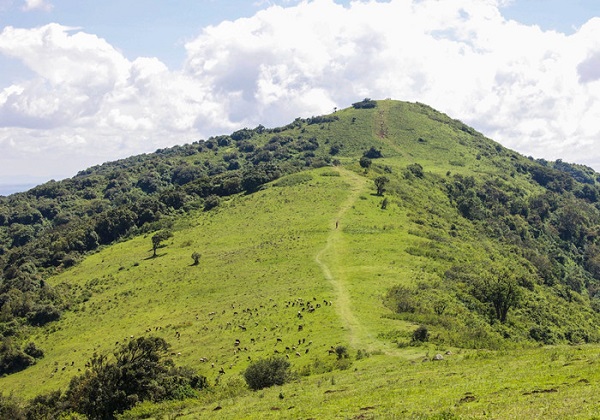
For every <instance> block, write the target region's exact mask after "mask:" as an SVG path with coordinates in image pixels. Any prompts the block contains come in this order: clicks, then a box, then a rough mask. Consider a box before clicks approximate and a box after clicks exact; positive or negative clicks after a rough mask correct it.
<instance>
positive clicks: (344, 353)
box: [335, 346, 348, 360]
mask: <svg viewBox="0 0 600 420" xmlns="http://www.w3.org/2000/svg"><path fill="white" fill-rule="evenodd" d="M335 354H336V356H337V358H338V360H339V359H342V358H343V359H347V358H348V349H347V348H346V347H345V346H337V347H336V348H335Z"/></svg>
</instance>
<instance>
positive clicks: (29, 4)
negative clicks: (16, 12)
mask: <svg viewBox="0 0 600 420" xmlns="http://www.w3.org/2000/svg"><path fill="white" fill-rule="evenodd" d="M53 7H54V6H53V5H52V4H51V3H48V2H47V1H45V0H25V4H24V5H23V10H24V11H26V12H29V11H31V10H43V11H44V12H49V11H50V10H52V9H53Z"/></svg>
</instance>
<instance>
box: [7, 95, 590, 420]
mask: <svg viewBox="0 0 600 420" xmlns="http://www.w3.org/2000/svg"><path fill="white" fill-rule="evenodd" d="M206 143H208V144H211V145H212V146H210V147H208V146H207V144H206ZM249 144H251V145H252V147H249V146H248V145H249ZM181 149H182V150H184V152H183V153H182V154H179V152H178V151H168V150H167V151H161V152H160V153H159V154H157V155H155V156H148V157H140V158H131V159H130V160H129V161H126V162H123V163H121V164H120V166H122V167H123V168H122V172H119V173H118V174H117V173H116V172H115V171H116V169H115V167H114V165H108V167H99V168H95V169H93V170H89V171H86V172H85V173H82V174H81V175H80V177H79V178H81V179H79V180H78V181H77V180H74V181H68V182H66V183H65V185H62V186H61V188H64V189H65V191H67V190H68V189H69V188H70V186H72V185H73V184H75V183H76V182H78V183H82V181H83V180H84V179H87V178H89V177H92V178H94V179H96V181H97V182H96V184H94V185H95V186H94V187H90V186H89V185H88V186H87V187H86V188H87V189H88V190H87V193H86V194H91V192H93V191H96V193H95V194H96V195H98V194H100V191H102V189H103V188H107V187H108V185H109V184H110V178H112V180H115V179H124V180H127V181H126V182H125V181H124V183H123V184H122V191H121V192H120V193H119V194H118V195H117V197H121V198H120V199H119V200H116V201H115V200H114V199H112V200H110V199H108V198H104V199H102V200H100V201H102V202H103V201H107V202H110V203H112V204H115V205H116V203H117V202H122V203H123V206H124V207H115V208H114V209H112V210H109V212H110V211H113V212H114V211H119V212H122V211H131V212H133V213H135V211H136V208H137V207H136V203H138V204H139V203H144V202H145V201H144V200H147V199H150V202H152V203H162V205H163V206H165V207H162V208H161V209H160V210H159V211H157V213H156V214H158V213H160V217H156V220H153V221H149V222H147V223H141V224H140V225H139V226H137V225H135V223H134V225H132V226H131V227H130V228H129V229H126V230H125V231H124V232H123V234H122V235H116V236H115V238H114V239H115V240H114V241H110V242H109V243H107V244H106V245H100V244H98V246H97V247H96V248H95V250H88V251H94V252H87V253H85V252H84V253H81V254H78V255H83V256H84V258H82V257H79V256H78V258H82V259H81V261H80V262H78V263H74V264H65V261H64V260H61V261H62V262H61V261H59V264H58V265H57V266H55V267H54V266H53V267H43V264H42V263H41V262H40V261H42V260H41V259H40V260H37V261H32V260H31V259H29V260H27V259H26V260H24V261H25V262H23V263H18V262H17V261H18V259H16V258H17V255H20V253H21V254H23V253H25V251H26V250H27V249H30V248H28V247H32V246H33V244H36V243H37V244H39V243H41V242H36V241H38V239H31V241H30V242H28V243H27V244H24V245H23V246H14V247H13V248H12V249H10V250H9V252H8V253H7V254H5V261H6V262H7V263H6V264H7V265H6V267H5V273H9V274H10V272H9V270H10V269H11V264H12V268H14V266H15V264H16V265H17V266H18V265H19V264H21V265H20V266H19V267H20V268H19V270H20V271H19V274H18V275H16V274H15V275H9V276H7V275H6V274H5V279H4V280H3V284H4V285H7V284H9V283H10V284H16V283H17V284H18V281H19V279H21V280H22V279H28V281H29V282H30V283H28V284H31V282H32V281H33V280H32V279H35V280H36V281H40V280H41V279H43V284H42V285H41V286H39V289H35V288H34V289H32V290H20V289H18V288H16V289H14V290H17V291H12V290H13V289H7V290H8V291H7V292H5V293H4V295H3V296H5V297H4V300H3V301H2V302H3V303H2V305H3V306H2V309H3V311H4V313H5V315H4V316H5V317H6V318H4V319H3V321H4V324H3V325H4V330H3V331H4V332H3V336H4V337H5V338H4V341H6V340H12V341H16V342H22V343H23V344H24V343H26V342H29V341H32V342H34V343H35V345H36V346H37V347H38V348H40V349H43V351H44V357H43V358H40V359H38V360H37V362H36V363H35V364H33V365H32V366H29V367H28V368H27V369H25V370H22V371H20V372H16V373H12V374H10V375H7V376H4V377H1V378H0V387H1V389H2V390H4V391H5V392H7V393H8V392H12V393H13V394H14V395H16V396H19V397H22V398H25V399H29V398H33V397H34V396H36V395H39V394H43V393H48V392H50V391H52V390H56V389H59V388H61V389H63V390H64V389H66V388H67V387H68V386H69V382H70V380H71V378H73V377H74V376H76V375H80V374H82V373H83V372H85V371H86V370H87V367H88V366H86V363H87V362H88V361H89V359H90V358H91V357H92V356H93V354H94V353H99V354H110V353H111V352H112V351H113V349H114V348H115V346H117V345H118V344H122V343H124V342H127V341H128V340H129V339H130V338H131V337H140V336H150V335H152V336H158V337H162V338H164V339H165V340H167V341H168V342H169V343H170V344H171V350H170V351H171V356H172V358H173V359H174V360H175V361H176V363H177V364H178V365H185V366H190V367H192V368H193V369H195V370H196V371H197V372H198V373H199V374H201V375H203V376H206V378H207V379H208V383H209V384H210V387H209V388H208V389H207V390H203V391H200V392H199V393H198V395H197V398H195V399H188V400H184V401H177V402H167V403H163V404H151V403H143V404H141V405H139V406H138V407H136V408H134V409H133V410H132V411H131V412H130V413H129V414H126V416H130V417H138V416H139V417H148V416H156V417H159V418H160V417H162V416H174V415H184V416H187V417H188V418H196V417H198V416H202V417H215V418H245V417H247V418H264V417H281V416H284V417H294V418H304V417H307V418H310V417H319V418H322V417H343V418H353V417H354V418H370V417H379V416H384V417H389V416H392V415H398V416H401V417H416V418H427V417H433V418H452V417H453V416H463V415H464V416H475V417H478V416H482V417H483V416H492V417H495V418H506V417H515V416H519V417H524V418H537V417H540V416H550V417H561V416H565V415H567V414H569V415H572V416H574V417H577V416H579V417H589V416H590V415H591V414H592V413H594V412H595V410H596V409H597V408H598V400H597V398H595V397H594V395H595V393H597V390H598V389H597V388H598V386H597V381H598V374H597V373H596V370H597V369H595V364H596V363H597V362H598V359H597V357H596V356H595V353H596V352H597V349H598V347H597V344H592V343H597V342H598V340H599V338H600V334H599V330H598V325H599V323H598V322H599V321H600V318H599V316H598V312H597V310H598V309H600V304H599V302H600V300H599V296H597V290H600V287H598V280H600V279H599V276H598V275H599V274H600V270H599V269H598V268H597V267H600V265H598V264H597V261H600V259H599V257H598V255H600V252H599V251H598V249H600V248H598V246H597V245H596V237H597V232H600V230H598V226H600V217H599V216H598V209H597V208H596V205H597V197H598V196H597V195H596V193H597V191H598V186H597V181H596V179H595V177H596V175H595V174H594V173H593V171H590V170H589V168H585V167H580V166H577V165H569V164H564V163H562V162H560V161H559V162H555V163H548V162H537V161H533V160H532V159H528V158H525V157H523V156H520V155H518V154H516V153H514V152H512V151H510V150H507V149H504V148H503V147H501V146H500V145H498V144H497V143H494V142H493V141H491V140H489V139H486V138H485V137H483V136H482V135H481V134H479V133H476V132H475V131H474V130H473V129H471V128H469V127H467V126H465V125H464V124H462V123H460V122H459V121H456V120H452V119H450V118H448V117H447V116H445V115H443V114H440V113H438V112H436V111H434V110H433V109H431V108H429V107H427V106H425V105H421V104H408V103H403V102H396V101H379V102H377V106H376V107H374V108H369V109H355V108H349V109H345V110H340V111H337V112H336V113H334V114H332V115H330V116H324V117H314V118H312V119H307V120H296V121H295V122H294V123H292V124H290V125H289V126H286V127H282V128H279V129H271V130H266V129H264V128H257V129H254V130H242V131H240V132H236V133H233V134H232V135H231V136H223V137H221V138H216V139H209V140H208V141H207V142H201V143H199V144H198V145H196V146H194V148H189V147H187V146H184V147H182V148H181ZM250 149H252V150H251V151H249V150H250ZM370 150H374V151H375V152H379V153H380V154H381V157H373V158H372V159H370V166H369V167H368V169H366V168H364V167H362V166H365V165H366V164H364V165H362V166H361V165H360V164H359V159H360V158H361V157H364V156H363V155H365V154H369V151H370ZM180 151H181V150H180ZM171 154H175V155H176V158H175V160H174V161H172V160H170V158H169V156H170V155H171ZM234 155H235V157H234ZM233 160H235V161H238V162H239V164H240V165H241V166H240V167H239V168H237V169H234V167H235V165H233V166H232V168H231V169H225V170H224V172H219V173H216V174H213V175H209V174H208V172H204V171H209V170H210V168H213V169H214V168H215V167H217V166H219V165H224V162H231V161H233ZM127 162H128V163H127ZM148 162H153V163H152V165H153V168H154V169H153V170H157V171H158V170H159V169H157V168H159V167H160V166H161V165H162V166H165V167H167V166H168V167H170V168H171V169H170V170H171V173H170V176H169V177H168V178H170V179H171V180H176V182H174V186H173V185H171V186H167V185H166V184H165V186H164V188H165V189H164V191H163V190H160V189H157V190H156V191H155V192H153V193H150V194H149V195H148V197H143V196H142V192H143V191H144V190H143V189H142V188H141V186H143V185H146V184H145V183H143V182H142V183H140V180H141V179H145V178H144V177H145V176H146V175H147V174H146V173H145V172H144V171H146V170H148V168H147V167H145V166H144V165H146V164H148ZM173 162H176V163H173ZM361 163H364V162H362V161H361ZM267 166H268V167H269V168H270V169H268V170H267V169H265V168H266V167H267ZM184 167H185V168H187V169H190V168H196V169H198V172H197V173H196V174H195V175H194V174H193V173H192V175H190V176H189V178H185V181H186V182H183V181H182V176H183V175H182V173H183V169H182V168H184ZM261 171H262V172H261ZM269 171H270V172H269ZM192 172H193V171H192ZM257 172H261V173H262V175H264V174H265V173H270V174H271V175H269V176H266V177H264V176H262V175H261V178H260V181H259V182H258V183H255V182H254V181H256V173H257ZM104 173H107V174H112V175H109V176H107V178H106V184H103V182H105V181H103V180H104V179H105V178H103V177H104V175H103V174H104ZM382 177H385V179H386V181H385V191H384V192H383V193H382V194H381V195H378V194H377V193H376V187H375V182H374V181H375V180H376V179H377V178H382ZM234 178H236V179H237V183H238V184H237V185H238V187H235V188H234V187H231V185H232V184H231V183H232V182H233V181H232V180H233V179H234ZM162 179H163V181H162V182H165V183H166V181H165V180H166V179H167V177H164V176H163V178H162ZM225 180H228V181H227V182H228V183H227V185H229V187H228V188H227V189H226V190H227V192H223V185H224V184H225ZM250 181H252V182H250ZM103 185H104V186H103ZM127 185H129V187H127ZM242 185H245V186H246V187H248V188H245V187H244V188H243V189H242ZM90 188H91V189H92V190H93V191H91V190H90ZM111 188H114V185H113V187H111ZM161 188H162V187H161ZM74 191H76V190H74ZM161 191H162V192H161ZM219 191H221V193H218V192H219ZM209 192H210V194H208V193H209ZM74 194H75V195H76V196H77V199H76V200H74V201H73V202H72V204H71V206H72V207H71V208H77V207H78V206H79V207H81V208H85V207H86V206H90V205H92V203H95V204H93V205H98V201H99V198H98V197H97V198H94V199H89V201H86V200H88V199H85V198H84V197H83V194H82V193H80V192H74ZM105 194H106V193H105ZM173 194H175V195H178V194H179V196H180V198H181V200H182V205H181V206H179V207H178V208H175V207H177V206H175V207H173V206H170V207H169V204H168V203H171V204H172V202H171V201H170V200H171V198H172V197H173ZM91 195H93V194H91ZM211 195H212V196H215V197H216V196H218V198H216V202H215V205H214V206H213V205H209V206H207V204H206V203H207V202H210V200H213V199H215V198H214V197H213V198H209V197H210V196H211ZM33 196H35V193H31V194H30V195H29V196H27V195H24V196H22V197H21V198H22V199H23V200H26V199H29V200H34V199H33V198H32V197H33ZM66 196H68V194H67V193H65V194H64V195H63V201H62V203H63V204H60V205H64V203H66V202H68V200H66V198H65V197H66ZM136 197H137V198H136ZM113 198H114V197H113ZM18 199H19V197H12V198H11V200H13V201H15V202H16V201H18ZM37 200H38V203H39V201H43V202H45V203H46V204H48V203H47V200H49V198H48V197H46V196H44V197H42V198H41V199H40V198H39V197H38V198H37ZM153 200H154V201H153ZM384 201H385V202H384ZM34 202H35V200H34V201H31V202H29V203H28V205H30V206H32V205H33V204H32V203H34ZM58 203H59V201H57V205H59V204H58ZM146 203H147V202H146ZM9 204H10V203H9V202H6V203H4V205H5V206H6V208H7V209H10V208H11V207H10V206H9ZM21 204H22V202H19V205H21ZM103 205H108V203H104V204H103ZM143 208H144V206H141V207H140V208H139V209H138V210H139V212H142V211H143ZM203 209H205V211H203ZM8 213H9V212H8V211H7V214H8ZM76 213H77V212H76V211H74V212H73V213H70V214H71V222H68V223H67V224H66V225H67V226H69V223H80V224H87V226H88V227H89V228H93V227H94V226H95V228H94V229H100V228H102V227H103V226H105V225H103V224H102V223H100V222H99V221H98V220H96V219H95V216H85V217H88V218H87V219H86V218H83V219H76V217H75V214H76ZM99 214H101V215H104V213H102V212H100V213H99ZM109 214H112V213H109ZM101 217H105V216H101ZM106 217H107V218H108V219H104V220H111V219H110V217H109V216H106ZM53 223H54V227H52V226H53ZM43 224H44V226H46V227H43V228H42V227H40V228H39V229H40V232H43V229H48V231H49V232H52V234H53V235H58V234H59V233H58V232H60V226H64V225H62V224H60V223H55V222H53V221H48V220H46V221H44V222H43ZM7 226H8V229H11V225H10V224H8V225H7ZM12 228H14V225H13V227H12ZM165 228H168V229H170V230H171V231H172V234H173V235H172V236H171V237H170V238H169V239H167V240H165V241H163V242H162V246H161V247H160V248H158V250H157V253H158V255H157V257H155V258H152V240H151V238H152V236H153V235H154V232H155V229H165ZM52 229H54V230H52ZM5 231H6V232H8V230H5ZM3 232H4V231H3ZM98 232H99V233H102V231H101V230H99V231H98ZM40 238H42V237H40ZM57 238H58V239H57ZM57 238H55V240H58V241H60V238H59V237H57ZM40 240H41V239H40ZM195 252H197V253H199V254H201V257H200V260H199V264H198V265H194V264H193V263H194V261H193V259H192V254H193V253H195ZM25 263H28V264H30V265H29V266H26V265H25ZM71 265H73V266H71ZM27 267H28V268H27ZM32 267H33V268H32ZM25 268H27V269H28V270H29V272H25ZM27 273H29V274H27ZM25 274H27V275H26V276H25ZM20 276H24V277H20ZM36 276H37V277H36ZM18 293H21V295H19V294H18ZM28 293H29V294H28ZM34 293H37V294H38V295H39V296H46V295H48V294H50V293H51V294H52V295H53V296H56V298H55V300H54V301H53V302H59V303H55V304H57V305H58V304H60V305H62V306H61V314H60V317H59V319H57V320H53V321H50V322H46V323H43V325H41V326H35V325H28V324H27V322H28V320H31V319H32V316H31V315H25V316H24V317H22V318H19V317H18V316H17V317H16V318H14V319H11V320H9V318H8V315H9V314H8V309H6V308H9V309H10V308H17V306H10V305H13V303H11V302H15V301H16V300H15V299H14V298H13V297H14V296H24V297H27V298H29V299H32V296H34ZM6 296H9V297H11V298H12V299H13V300H12V301H11V300H10V299H8V298H6ZM9 304H10V305H9ZM15 325H16V326H17V327H18V331H19V332H18V333H14V330H15V328H17V327H15ZM11 328H12V329H11ZM419 328H420V329H421V331H424V332H425V333H424V334H423V335H416V334H415V331H416V330H418V329H419ZM11 331H13V332H11ZM9 332H10V334H9ZM117 343H118V344H117ZM567 343H569V344H570V346H567V345H565V344H567ZM549 345H554V346H549ZM542 346H546V347H542ZM340 347H341V348H345V349H346V350H347V355H348V357H347V358H346V357H343V356H342V357H339V358H338V357H336V354H335V351H333V350H334V349H336V348H340ZM277 354H278V355H281V356H284V357H287V358H288V360H289V361H290V362H291V364H292V370H293V372H294V374H295V379H294V380H293V381H292V382H291V383H289V384H287V385H284V386H282V387H275V388H271V389H267V390H263V391H250V390H249V389H248V388H247V387H246V385H245V383H244V381H243V377H242V375H241V374H242V373H243V372H244V370H245V369H246V368H247V367H248V366H250V365H251V364H252V363H253V362H254V361H256V360H259V359H261V358H265V357H269V356H272V355H277ZM437 354H440V355H442V356H443V360H441V361H434V360H433V359H434V356H436V355H437ZM221 369H222V371H221ZM220 371H221V373H220ZM217 407H220V409H217V410H215V409H216V408H217ZM213 410H215V411H213Z"/></svg>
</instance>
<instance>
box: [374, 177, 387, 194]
mask: <svg viewBox="0 0 600 420" xmlns="http://www.w3.org/2000/svg"><path fill="white" fill-rule="evenodd" d="M388 182H390V180H389V178H388V177H386V176H378V177H377V178H375V188H377V195H383V193H384V192H385V186H386V185H387V183H388Z"/></svg>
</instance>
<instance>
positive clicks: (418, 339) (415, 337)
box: [412, 325, 429, 343]
mask: <svg viewBox="0 0 600 420" xmlns="http://www.w3.org/2000/svg"><path fill="white" fill-rule="evenodd" d="M412 341H413V343H424V342H426V341H429V330H428V329H427V327H426V326H425V325H419V327H418V328H417V329H416V330H414V331H413V333H412Z"/></svg>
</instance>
